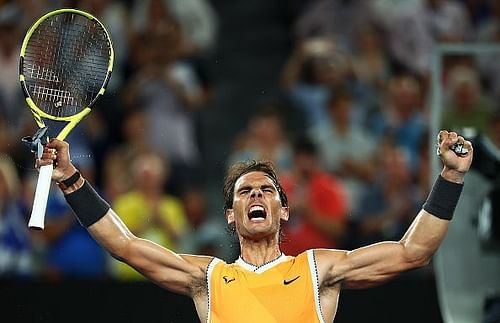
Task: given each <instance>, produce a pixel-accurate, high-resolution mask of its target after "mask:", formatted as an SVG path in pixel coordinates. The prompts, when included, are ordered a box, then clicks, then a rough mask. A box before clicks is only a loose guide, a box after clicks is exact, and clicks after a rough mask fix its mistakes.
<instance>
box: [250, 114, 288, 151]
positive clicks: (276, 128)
mask: <svg viewBox="0 0 500 323" xmlns="http://www.w3.org/2000/svg"><path fill="white" fill-rule="evenodd" d="M250 134H251V136H252V137H253V138H252V139H255V140H257V141H258V142H260V143H262V144H266V143H268V144H271V143H276V142H279V141H281V137H282V125H281V120H280V118H279V117H278V116H276V115H272V114H269V115H260V116H257V117H255V118H254V119H253V120H252V121H251V122H250Z"/></svg>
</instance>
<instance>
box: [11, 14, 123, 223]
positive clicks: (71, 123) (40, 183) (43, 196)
mask: <svg viewBox="0 0 500 323" xmlns="http://www.w3.org/2000/svg"><path fill="white" fill-rule="evenodd" d="M64 13H70V14H77V15H82V16H84V17H86V18H87V19H89V20H93V21H96V22H97V23H98V24H99V25H100V26H101V28H102V29H103V30H104V32H105V34H106V37H107V40H108V42H109V60H108V71H107V74H106V77H105V79H104V81H103V84H102V85H101V89H100V90H99V92H98V93H97V95H96V96H95V98H93V99H92V101H91V102H90V103H89V104H88V106H86V107H84V108H83V109H82V111H80V112H78V113H76V114H74V115H71V116H64V117H57V116H53V115H50V114H48V113H46V112H44V111H43V110H42V109H40V108H39V107H37V106H36V104H35V102H34V101H33V99H32V98H31V95H30V93H29V91H28V88H27V85H26V79H25V76H24V57H25V54H26V48H27V47H28V43H29V41H30V39H31V36H32V35H33V33H34V32H35V30H36V29H37V28H38V26H40V24H42V23H43V22H44V21H45V20H47V19H48V18H50V17H52V16H55V15H59V14H64ZM114 57H115V55H114V50H113V43H112V41H111V37H110V35H109V33H108V31H107V29H106V28H105V27H104V25H103V24H102V23H101V22H100V21H99V20H98V19H97V18H96V17H94V16H93V15H91V14H89V13H87V12H85V11H81V10H78V9H72V8H63V9H57V10H54V11H50V12H48V13H46V14H45V15H43V16H42V17H40V18H39V19H38V20H37V21H36V22H35V23H34V24H33V25H32V26H31V27H30V28H29V29H28V31H27V32H26V35H25V37H24V40H23V43H22V45H21V53H20V59H19V81H20V83H21V88H22V90H23V92H24V97H25V100H26V103H27V105H28V107H29V109H30V111H31V113H32V115H33V118H34V119H35V122H36V124H37V125H38V127H40V128H43V127H45V123H44V122H43V119H48V120H53V121H58V122H66V125H65V126H64V127H63V128H62V130H61V131H60V132H59V134H58V135H57V136H56V138H57V139H59V140H64V139H65V138H66V137H67V136H68V134H69V133H70V132H71V130H73V128H75V126H76V125H77V124H78V123H79V122H80V121H81V120H82V119H83V118H84V117H85V116H86V115H88V114H89V113H90V111H91V107H92V106H93V105H94V103H95V102H96V101H97V99H98V98H99V97H100V96H102V95H103V94H104V92H105V90H106V87H107V85H108V82H109V79H110V77H111V72H112V71H113V64H114ZM37 157H38V158H41V156H37ZM53 169H54V168H53V166H52V165H46V166H42V167H40V172H39V175H38V180H37V184H36V189H35V196H34V201H33V208H32V212H31V216H30V220H29V222H28V227H30V228H32V229H39V230H43V229H44V222H45V211H46V208H47V199H48V195H49V191H50V183H51V179H52V172H53Z"/></svg>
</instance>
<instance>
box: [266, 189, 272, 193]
mask: <svg viewBox="0 0 500 323" xmlns="http://www.w3.org/2000/svg"><path fill="white" fill-rule="evenodd" d="M264 192H266V193H273V190H272V189H270V188H265V189H264Z"/></svg>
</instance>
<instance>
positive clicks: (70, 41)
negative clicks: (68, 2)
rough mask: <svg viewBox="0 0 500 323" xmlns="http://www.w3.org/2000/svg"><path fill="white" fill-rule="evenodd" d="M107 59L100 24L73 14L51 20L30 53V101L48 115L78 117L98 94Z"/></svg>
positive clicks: (36, 36)
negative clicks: (75, 115) (76, 115)
mask: <svg viewBox="0 0 500 323" xmlns="http://www.w3.org/2000/svg"><path fill="white" fill-rule="evenodd" d="M109 56H110V43H109V40H108V37H107V34H106V32H105V31H104V29H103V28H102V27H101V25H100V24H99V23H98V22H97V21H95V20H90V19H87V18H86V17H84V16H81V15H77V14H73V13H64V14H58V15H54V16H52V17H49V18H48V19H47V20H45V21H43V22H42V23H41V24H40V25H39V26H38V28H37V29H36V30H35V32H34V33H33V34H32V36H31V38H30V40H29V42H28V45H27V47H26V54H25V57H24V67H23V74H24V76H25V79H26V85H27V89H28V91H29V92H30V96H31V97H32V99H33V101H35V104H36V105H37V106H38V107H39V108H40V109H41V110H43V111H44V112H46V113H47V114H49V115H52V116H56V117H66V116H71V115H74V114H77V113H78V112H80V111H81V110H83V109H84V108H85V107H88V106H89V105H90V104H91V103H92V102H93V100H94V99H95V98H96V97H97V95H98V94H99V91H100V90H101V88H102V86H103V84H104V82H105V80H106V77H107V74H108V65H109Z"/></svg>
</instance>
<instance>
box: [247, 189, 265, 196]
mask: <svg viewBox="0 0 500 323" xmlns="http://www.w3.org/2000/svg"><path fill="white" fill-rule="evenodd" d="M250 197H252V198H256V197H262V190H261V189H254V190H252V193H251V194H250Z"/></svg>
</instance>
